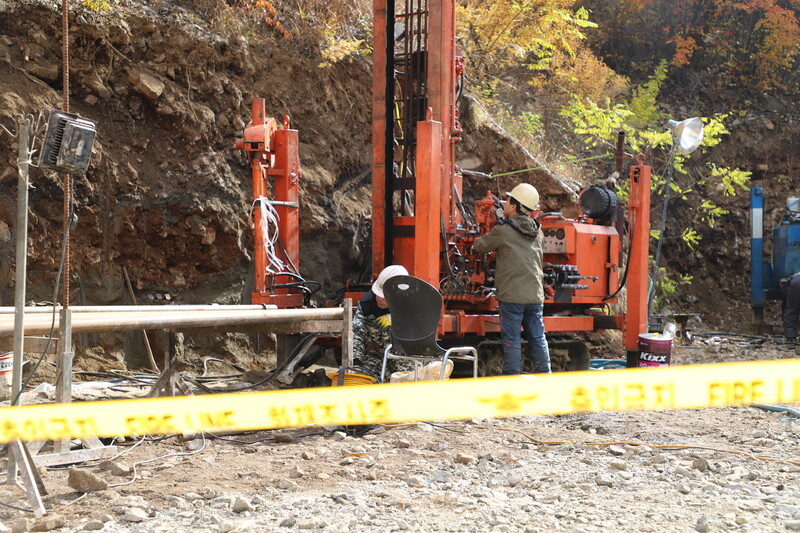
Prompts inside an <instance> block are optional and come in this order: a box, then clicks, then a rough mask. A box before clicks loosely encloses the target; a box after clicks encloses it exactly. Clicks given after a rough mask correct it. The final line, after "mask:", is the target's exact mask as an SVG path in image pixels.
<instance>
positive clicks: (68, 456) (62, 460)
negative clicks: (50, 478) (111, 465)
mask: <svg viewBox="0 0 800 533" xmlns="http://www.w3.org/2000/svg"><path fill="white" fill-rule="evenodd" d="M116 453H117V447H116V446H103V447H102V448H89V449H86V450H72V451H69V452H60V453H45V454H42V455H37V456H35V457H34V458H33V462H34V463H35V464H36V466H55V465H67V464H72V463H82V462H84V461H92V460H95V459H105V458H106V457H113V456H114V455H116Z"/></svg>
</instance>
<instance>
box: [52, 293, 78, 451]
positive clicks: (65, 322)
mask: <svg viewBox="0 0 800 533" xmlns="http://www.w3.org/2000/svg"><path fill="white" fill-rule="evenodd" d="M58 342H59V346H61V357H59V359H58V371H57V373H56V403H71V402H72V358H73V356H74V352H73V351H72V310H71V309H68V308H62V309H61V316H60V322H59V327H58ZM54 448H55V451H56V452H57V453H59V452H61V453H63V452H68V451H69V449H70V441H69V440H62V441H60V442H56V443H55V446H54Z"/></svg>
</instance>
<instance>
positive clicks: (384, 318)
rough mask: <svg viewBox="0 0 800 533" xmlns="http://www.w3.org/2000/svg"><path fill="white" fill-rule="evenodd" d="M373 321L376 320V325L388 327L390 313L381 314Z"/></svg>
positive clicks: (390, 321)
mask: <svg viewBox="0 0 800 533" xmlns="http://www.w3.org/2000/svg"><path fill="white" fill-rule="evenodd" d="M375 322H377V323H378V326H380V327H381V328H383V329H388V328H389V326H391V325H392V315H390V314H389V313H387V314H385V315H381V316H379V317H378V318H376V319H375Z"/></svg>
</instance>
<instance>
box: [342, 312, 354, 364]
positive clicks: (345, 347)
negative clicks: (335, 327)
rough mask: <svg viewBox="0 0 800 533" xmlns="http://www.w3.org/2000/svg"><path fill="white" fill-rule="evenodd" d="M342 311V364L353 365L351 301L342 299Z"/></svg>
mask: <svg viewBox="0 0 800 533" xmlns="http://www.w3.org/2000/svg"><path fill="white" fill-rule="evenodd" d="M342 305H343V306H344V310H343V313H342V366H344V367H348V366H353V301H352V300H351V299H350V298H345V299H344V300H343V304H342Z"/></svg>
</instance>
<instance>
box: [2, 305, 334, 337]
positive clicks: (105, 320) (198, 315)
mask: <svg viewBox="0 0 800 533" xmlns="http://www.w3.org/2000/svg"><path fill="white" fill-rule="evenodd" d="M343 319H344V309H343V308H341V307H332V308H325V309H261V310H251V311H232V310H231V311H220V312H212V311H179V312H170V311H167V310H162V311H160V312H152V311H135V312H133V311H131V312H124V313H119V312H112V313H76V314H74V315H73V316H72V331H73V332H75V333H91V332H104V331H127V330H135V329H168V328H206V327H215V328H218V327H221V326H264V327H265V329H269V328H274V327H279V326H291V325H292V324H298V323H302V322H306V321H327V320H343ZM51 323H52V317H51V316H47V315H41V314H36V315H33V316H30V317H26V319H25V334H26V335H43V334H47V333H49V332H50V327H51ZM58 327H59V317H58V316H56V320H55V329H56V331H58ZM13 332H14V320H13V316H11V317H7V316H2V317H0V337H2V336H8V335H11V334H12V333H13Z"/></svg>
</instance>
